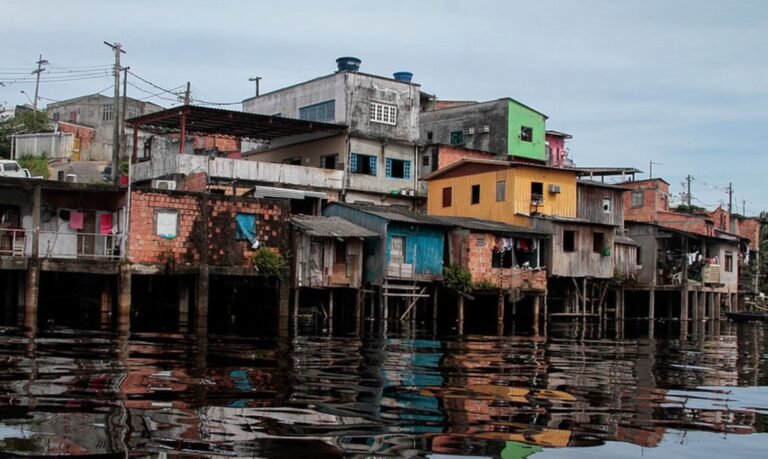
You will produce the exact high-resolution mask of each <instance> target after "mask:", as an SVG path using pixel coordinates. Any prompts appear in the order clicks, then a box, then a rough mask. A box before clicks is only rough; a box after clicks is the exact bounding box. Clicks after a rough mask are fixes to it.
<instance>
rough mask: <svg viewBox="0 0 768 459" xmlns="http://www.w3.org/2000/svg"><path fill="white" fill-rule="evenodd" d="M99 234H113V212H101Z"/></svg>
mask: <svg viewBox="0 0 768 459" xmlns="http://www.w3.org/2000/svg"><path fill="white" fill-rule="evenodd" d="M99 234H112V214H101V217H99Z"/></svg>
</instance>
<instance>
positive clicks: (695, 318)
mask: <svg viewBox="0 0 768 459" xmlns="http://www.w3.org/2000/svg"><path fill="white" fill-rule="evenodd" d="M691 294H692V295H691V299H692V300H693V302H692V304H691V315H692V316H693V321H694V322H698V321H699V320H701V316H700V315H699V312H700V311H699V292H698V291H696V290H694V291H692V292H691Z"/></svg>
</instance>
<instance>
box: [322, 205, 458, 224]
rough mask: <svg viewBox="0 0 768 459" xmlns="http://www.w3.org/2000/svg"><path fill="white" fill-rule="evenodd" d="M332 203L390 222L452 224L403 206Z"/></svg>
mask: <svg viewBox="0 0 768 459" xmlns="http://www.w3.org/2000/svg"><path fill="white" fill-rule="evenodd" d="M333 204H334V205H340V206H346V207H350V208H352V209H356V210H359V211H361V212H365V213H367V214H371V215H376V216H377V217H381V218H383V219H385V220H388V221H391V222H398V223H414V224H423V225H433V226H452V225H449V224H446V223H445V222H443V221H442V220H439V219H437V218H435V217H433V216H432V215H425V214H420V213H417V212H414V211H412V210H410V209H407V208H405V207H404V206H398V205H392V206H384V205H378V204H358V203H348V202H334V203H333Z"/></svg>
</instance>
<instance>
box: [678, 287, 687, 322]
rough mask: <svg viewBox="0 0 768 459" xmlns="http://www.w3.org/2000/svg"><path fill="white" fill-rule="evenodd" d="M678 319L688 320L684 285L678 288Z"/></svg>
mask: <svg viewBox="0 0 768 459" xmlns="http://www.w3.org/2000/svg"><path fill="white" fill-rule="evenodd" d="M680 321H681V322H687V321H688V288H687V287H686V286H685V285H683V287H682V288H681V289H680Z"/></svg>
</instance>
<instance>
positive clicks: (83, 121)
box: [46, 94, 163, 161]
mask: <svg viewBox="0 0 768 459" xmlns="http://www.w3.org/2000/svg"><path fill="white" fill-rule="evenodd" d="M113 100H114V99H113V98H112V97H107V96H103V95H101V94H90V95H87V96H82V97H75V98H74V99H68V100H62V101H60V102H54V103H51V104H48V106H47V107H46V110H47V112H48V116H50V117H51V119H53V121H64V122H67V123H73V124H76V125H81V126H86V127H91V128H93V129H94V130H95V132H94V133H93V136H92V139H91V141H90V142H88V144H87V145H81V146H80V151H79V152H78V153H79V159H81V160H83V161H111V160H112V136H113V132H114V131H113V126H114V124H113V123H114V119H115V116H118V115H119V114H115V113H114V102H113ZM120 102H121V104H122V100H121V101H120ZM126 104H127V106H126V117H127V118H133V117H136V116H139V115H145V114H148V113H154V112H157V111H160V110H163V107H160V106H159V105H155V104H153V103H151V102H144V101H141V100H137V99H132V98H130V97H129V98H127V101H126ZM121 107H122V105H121ZM143 137H144V136H142V140H143ZM128 144H130V139H129V141H128V143H127V144H126V145H128Z"/></svg>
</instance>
